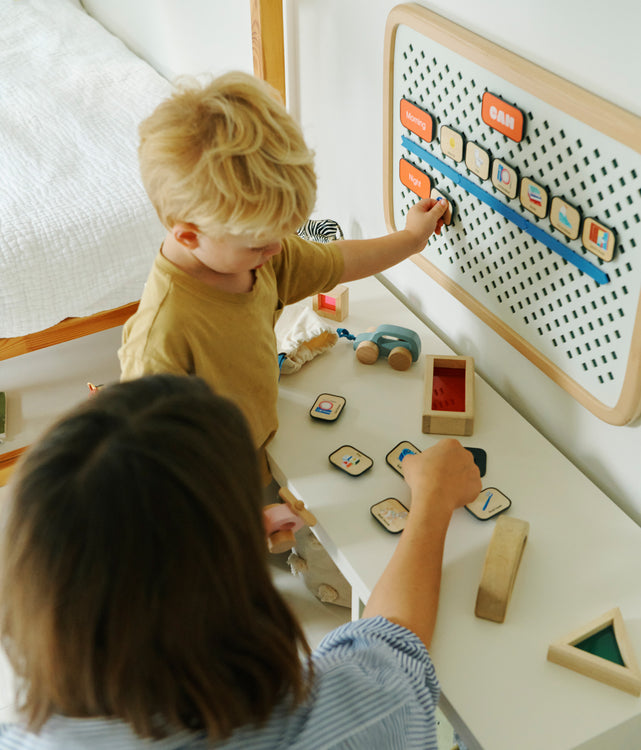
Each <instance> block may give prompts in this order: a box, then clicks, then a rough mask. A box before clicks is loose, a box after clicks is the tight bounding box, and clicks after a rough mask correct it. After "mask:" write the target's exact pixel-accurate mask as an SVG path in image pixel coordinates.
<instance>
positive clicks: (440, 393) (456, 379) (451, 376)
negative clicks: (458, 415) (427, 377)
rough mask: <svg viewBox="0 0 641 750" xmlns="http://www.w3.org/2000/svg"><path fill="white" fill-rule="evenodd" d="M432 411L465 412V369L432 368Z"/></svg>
mask: <svg viewBox="0 0 641 750" xmlns="http://www.w3.org/2000/svg"><path fill="white" fill-rule="evenodd" d="M432 409H434V410H435V411H465V368H463V367H435V368H434V374H433V379H432Z"/></svg>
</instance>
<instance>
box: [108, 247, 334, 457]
mask: <svg viewBox="0 0 641 750" xmlns="http://www.w3.org/2000/svg"><path fill="white" fill-rule="evenodd" d="M282 246H283V249H282V251H281V252H280V253H279V254H278V255H276V256H274V257H273V258H272V259H271V260H270V261H268V262H267V263H266V264H265V265H264V266H262V267H261V268H259V269H258V270H257V271H256V279H255V282H254V286H253V288H252V290H251V291H250V292H247V293H245V294H235V293H231V292H223V291H220V290H217V289H213V288H212V287H210V286H208V285H207V284H204V283H203V282H202V281H200V280H198V279H195V278H193V277H192V276H189V275H188V274H187V273H185V272H184V271H182V270H181V269H180V268H178V267H177V266H175V265H174V264H173V263H171V262H170V261H168V260H167V259H166V258H165V257H164V256H163V255H162V254H161V253H158V255H157V256H156V259H155V261H154V265H153V267H152V270H151V273H150V275H149V278H148V279H147V283H146V285H145V289H144V292H143V295H142V298H141V300H140V305H139V308H138V311H137V312H136V313H135V315H133V316H132V317H131V318H130V319H129V320H128V321H127V323H126V324H125V327H124V331H123V343H122V346H121V348H120V349H119V351H118V356H119V358H120V365H121V379H122V380H131V379H133V378H137V377H141V376H142V375H149V374H153V373H163V372H166V373H175V374H184V375H199V376H200V377H202V378H203V379H204V380H206V381H207V382H208V383H209V385H210V386H211V387H212V388H213V390H214V391H215V392H216V393H219V394H220V395H222V396H226V397H228V398H230V399H231V400H232V401H234V402H235V403H236V404H237V405H238V406H239V407H240V408H241V409H242V411H243V412H244V414H245V416H246V418H247V420H248V421H249V425H250V428H251V431H252V435H253V438H254V443H255V445H256V447H257V448H260V447H261V446H264V445H265V444H266V443H267V442H268V441H269V439H270V438H271V437H272V436H273V435H274V433H275V432H276V429H277V427H278V419H277V414H276V401H277V398H278V352H277V351H276V335H275V333H274V324H275V322H276V320H277V319H278V316H279V315H280V312H281V311H282V309H283V307H284V306H285V305H287V304H291V303H294V302H297V301H299V300H301V299H304V298H305V297H308V296H309V295H310V294H316V293H318V292H324V291H329V290H330V289H332V288H333V287H334V286H336V284H337V283H338V281H339V279H340V277H341V275H342V273H343V255H342V252H341V251H340V249H339V247H337V246H336V244H334V243H329V244H321V243H314V242H308V241H307V240H303V239H302V238H300V237H298V236H297V235H292V236H291V237H287V238H285V239H284V240H283V243H282Z"/></svg>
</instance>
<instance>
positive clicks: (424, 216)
mask: <svg viewBox="0 0 641 750" xmlns="http://www.w3.org/2000/svg"><path fill="white" fill-rule="evenodd" d="M449 208H450V204H449V203H448V202H447V201H446V200H438V201H437V200H436V199H435V198H425V199H423V200H420V201H419V202H418V203H415V204H414V205H413V206H412V207H411V208H410V210H409V211H408V212H407V217H406V219H405V230H406V231H407V232H410V234H412V235H413V237H414V238H415V240H416V245H417V247H418V250H417V252H420V251H421V250H422V249H423V248H424V247H425V245H426V244H427V241H428V240H429V238H430V237H431V235H432V233H434V232H436V234H440V233H441V229H442V228H443V224H444V223H445V222H444V218H445V214H446V213H447V212H448V211H449Z"/></svg>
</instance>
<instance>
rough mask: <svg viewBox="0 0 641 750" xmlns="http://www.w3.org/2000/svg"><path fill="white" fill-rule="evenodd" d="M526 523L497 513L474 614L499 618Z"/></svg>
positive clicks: (524, 538) (513, 577) (506, 601)
mask: <svg viewBox="0 0 641 750" xmlns="http://www.w3.org/2000/svg"><path fill="white" fill-rule="evenodd" d="M529 530H530V524H529V523H528V522H527V521H521V520H520V519H518V518H510V517H508V516H501V517H500V518H497V520H496V526H495V527H494V533H493V534H492V539H491V540H490V544H489V546H488V548H487V553H486V555H485V563H484V564H483V573H482V574H481V582H480V584H479V589H478V593H477V596H476V608H475V610H474V614H475V615H476V616H477V617H481V618H483V619H484V620H492V622H503V621H504V620H505V614H506V612H507V605H508V604H509V602H510V597H511V596H512V589H513V588H514V581H515V580H516V574H517V572H518V570H519V565H520V563H521V556H522V555H523V548H524V547H525V542H526V541H527V536H528V532H529Z"/></svg>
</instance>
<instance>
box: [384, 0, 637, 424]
mask: <svg viewBox="0 0 641 750" xmlns="http://www.w3.org/2000/svg"><path fill="white" fill-rule="evenodd" d="M402 7H403V6H401V8H402ZM411 7H412V8H413V12H412V14H411V15H410V16H409V20H408V22H407V23H401V22H399V23H397V24H396V25H395V26H394V28H393V33H390V24H388V44H389V49H388V51H387V53H388V54H387V58H388V61H389V80H388V97H389V101H388V106H387V108H386V112H387V113H388V114H387V116H388V119H389V122H388V123H386V124H387V133H388V136H387V143H388V147H387V154H386V169H387V170H388V179H387V185H388V192H389V195H388V196H387V202H388V222H390V223H391V224H392V226H391V228H400V227H402V226H403V225H404V223H405V219H404V217H405V214H406V212H407V210H408V208H409V207H410V206H411V205H412V204H413V203H414V202H416V200H417V199H418V198H417V195H416V194H415V193H414V192H413V191H412V190H410V189H408V188H407V187H406V186H405V185H403V184H402V182H401V180H400V177H399V163H400V161H401V159H405V160H407V161H409V162H410V163H411V164H413V165H414V166H415V167H416V168H418V169H419V170H421V171H422V172H424V173H426V174H427V175H429V177H430V179H431V182H432V187H433V188H436V189H438V190H440V191H443V192H444V193H445V194H446V195H447V196H448V197H450V198H451V200H452V201H453V202H454V204H455V207H456V213H455V219H454V222H453V223H452V225H450V226H449V227H448V228H447V229H446V230H445V231H444V232H443V234H442V235H441V236H440V237H438V236H434V237H433V238H431V239H430V242H429V245H428V247H427V248H426V249H425V250H424V251H423V253H422V255H423V257H424V259H425V261H427V262H426V263H424V265H425V267H426V268H427V270H428V272H429V273H431V274H432V275H434V277H435V278H436V279H437V280H439V281H441V283H444V285H445V286H446V287H447V288H448V289H450V291H452V292H453V293H454V294H455V295H457V296H458V297H459V298H460V299H461V300H462V301H463V302H465V303H466V304H468V306H470V308H471V309H473V310H474V311H475V312H477V314H479V315H481V317H483V318H484V319H485V320H486V322H489V323H490V324H491V325H494V327H495V328H496V329H497V330H498V331H499V332H500V333H501V334H502V335H504V337H505V338H506V339H507V340H508V341H511V343H514V344H515V345H517V346H518V348H519V349H520V350H521V351H523V353H524V354H526V355H527V356H528V357H529V358H530V359H532V361H534V362H535V363H536V364H537V365H539V366H540V367H541V368H542V369H543V370H544V371H546V372H547V373H548V374H550V375H551V376H552V377H554V378H555V379H556V380H557V382H559V383H560V384H561V385H563V387H566V389H567V390H568V391H569V392H571V393H572V394H573V395H574V396H575V397H577V399H578V400H580V401H582V402H583V403H584V404H585V405H586V406H588V408H590V409H591V410H592V411H594V412H595V413H597V414H598V416H600V417H601V418H603V419H606V420H607V421H611V422H613V423H625V422H628V421H630V419H632V418H633V417H634V416H635V415H636V412H637V411H638V400H639V398H638V396H639V383H638V380H639V372H638V370H639V365H638V350H639V347H640V344H639V339H640V337H641V333H640V331H639V314H638V310H639V299H640V296H641V258H640V257H639V255H640V253H641V217H640V214H641V154H640V153H639V151H638V150H636V149H634V148H631V147H630V146H629V145H627V144H625V143H622V142H621V141H620V140H617V139H616V138H614V137H612V136H611V135H609V134H606V133H604V132H601V131H600V130H597V129H595V128H594V127H592V125H591V124H590V123H588V122H585V121H584V120H582V119H577V118H576V117H574V116H572V115H571V114H569V113H568V112H566V111H562V110H561V109H559V108H558V106H555V104H552V103H551V101H555V97H550V98H549V99H548V98H547V97H546V96H545V95H543V96H541V90H540V89H541V87H540V86H539V87H535V90H536V94H535V93H533V92H532V91H531V90H528V88H524V87H523V85H522V81H523V80H528V75H531V76H536V74H537V71H540V69H538V68H536V67H535V66H533V65H531V64H529V63H527V62H526V61H523V60H520V58H515V56H513V55H510V53H506V52H505V51H504V50H501V51H500V55H499V56H498V58H496V59H497V60H498V62H496V61H495V60H494V58H492V63H491V64H490V65H489V67H490V68H493V70H491V69H488V67H486V65H485V64H479V62H478V60H479V59H481V60H482V61H483V63H485V62H486V61H487V60H488V59H490V57H492V56H491V55H489V56H488V50H490V52H492V50H493V45H489V43H488V42H487V41H486V40H481V39H480V38H478V37H475V35H472V34H471V33H470V32H467V31H466V30H461V35H462V38H463V39H464V40H465V45H459V44H458V41H457V39H456V29H457V28H459V27H456V28H455V31H454V33H453V32H452V28H453V26H454V25H453V24H450V23H449V22H448V23H447V32H448V33H447V34H441V33H440V31H441V29H440V25H439V23H438V22H437V23H434V14H431V13H429V12H428V11H424V9H420V10H416V6H411ZM397 11H398V9H397ZM419 13H425V14H427V15H428V16H429V19H430V23H429V24H428V25H427V26H424V25H421V24H416V23H415V19H416V17H417V14H419ZM398 18H401V19H402V18H403V16H402V15H400V16H398ZM438 18H439V17H436V19H438ZM412 23H414V25H417V26H419V29H417V28H413V27H412V25H411V24H412ZM426 29H427V30H428V31H429V32H430V34H431V36H427V35H426V33H425V32H426ZM434 37H436V38H434ZM437 39H438V41H437ZM452 39H454V40H455V41H454V42H452ZM475 40H478V42H479V45H482V50H483V54H482V55H474V54H472V55H471V57H475V58H476V59H469V56H468V55H464V54H462V51H461V50H468V49H469V48H470V44H471V43H473V42H474V41H475ZM497 49H498V48H497ZM511 58H515V60H516V61H518V62H519V63H520V64H521V65H523V66H525V67H524V71H525V73H524V75H521V76H520V77H519V79H518V80H519V85H516V84H515V83H514V82H513V81H512V80H508V77H510V76H509V75H508V76H507V77H504V76H503V75H502V74H500V73H497V72H496V71H497V70H498V71H501V69H502V66H504V67H505V70H506V71H508V72H509V70H510V65H509V63H510V62H511ZM528 66H529V67H528ZM565 83H566V85H567V82H565ZM486 91H489V92H491V93H493V94H496V95H497V96H499V97H501V99H504V100H506V101H507V102H509V103H511V104H513V105H515V106H517V107H518V108H519V109H520V110H521V111H522V112H523V113H524V118H525V132H524V137H523V140H522V141H521V142H519V143H517V142H515V141H513V140H511V139H509V138H507V137H506V136H504V135H502V134H501V133H499V132H497V131H496V130H493V129H492V128H491V127H489V126H488V125H487V124H486V123H485V122H484V121H483V120H482V118H481V99H482V96H483V93H484V92H486ZM582 95H585V96H588V97H591V99H588V100H587V101H588V102H592V106H594V107H595V108H598V107H599V106H601V105H603V104H604V103H603V102H602V100H599V99H597V98H596V97H592V95H588V94H587V92H582ZM401 99H406V100H408V101H410V102H411V103H412V104H414V105H416V106H418V107H419V108H421V109H422V110H424V111H425V112H427V113H428V114H429V115H431V116H432V118H434V125H435V127H434V138H433V140H431V141H427V140H424V139H421V138H419V136H417V135H416V134H415V133H413V132H411V131H410V130H408V129H407V128H406V127H404V126H403V124H402V123H401V119H400V107H401ZM608 106H610V107H611V105H608ZM588 110H589V104H588ZM584 111H585V107H584V108H583V110H582V112H584ZM625 114H626V116H627V117H628V118H629V117H630V116H629V113H625ZM584 119H587V118H584ZM443 125H445V126H448V127H450V128H453V129H454V130H456V131H457V132H458V133H460V134H461V135H462V136H463V138H464V140H465V142H468V141H472V142H474V143H476V144H478V145H479V146H481V147H482V148H483V149H484V150H486V151H488V152H489V153H490V157H491V159H492V161H493V160H495V159H500V160H502V161H504V162H506V163H507V164H509V165H510V166H511V167H514V168H516V169H517V170H518V173H519V175H520V178H521V179H522V178H524V177H529V178H530V179H532V180H534V181H535V182H536V183H538V184H540V185H542V186H543V187H544V188H545V189H546V190H547V193H548V195H549V198H550V201H551V199H552V197H554V196H558V197H559V198H562V199H564V200H565V201H567V202H569V203H570V204H572V205H574V206H575V207H577V208H578V209H579V210H580V212H581V214H582V216H583V218H587V217H592V218H594V219H595V220H597V221H599V222H601V223H602V224H604V225H607V226H609V227H611V228H612V229H614V231H615V232H616V237H617V242H616V249H615V252H614V256H613V258H612V260H611V261H609V262H605V261H603V260H601V259H600V258H599V257H597V256H596V255H595V254H593V253H591V252H589V251H588V250H586V249H585V248H584V247H583V245H582V242H581V236H580V235H579V238H578V239H576V240H569V239H568V238H567V237H565V236H564V235H563V234H562V233H561V232H560V231H558V230H557V229H555V228H554V227H553V226H552V224H551V223H550V220H549V215H546V217H545V218H538V217H537V216H535V215H534V214H533V213H532V212H530V211H528V210H527V209H526V208H524V207H523V206H522V205H521V203H520V201H519V198H518V196H517V197H516V198H514V199H508V198H507V197H506V196H505V195H504V194H503V193H502V192H501V191H499V190H498V189H497V188H496V187H494V185H493V184H492V181H491V179H487V180H482V179H480V178H479V177H478V176H477V175H475V174H473V173H472V172H471V171H470V170H469V169H468V168H467V167H466V164H465V161H464V160H463V161H460V162H455V161H454V160H453V159H452V158H450V157H448V156H446V155H445V154H444V153H443V151H442V150H441V145H440V141H439V131H440V128H441V126H443ZM615 126H616V123H613V128H612V131H613V132H615V131H616V127H615ZM638 127H641V126H638ZM479 196H480V197H479ZM548 213H549V212H548ZM624 384H625V390H626V392H627V395H626V397H625V404H624V405H623V406H622V403H621V400H622V391H623V390H624ZM630 394H632V395H630Z"/></svg>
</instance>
